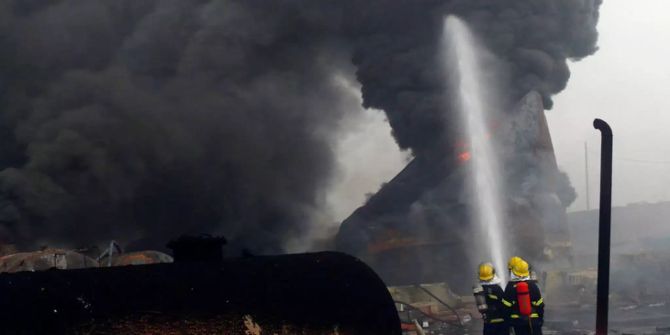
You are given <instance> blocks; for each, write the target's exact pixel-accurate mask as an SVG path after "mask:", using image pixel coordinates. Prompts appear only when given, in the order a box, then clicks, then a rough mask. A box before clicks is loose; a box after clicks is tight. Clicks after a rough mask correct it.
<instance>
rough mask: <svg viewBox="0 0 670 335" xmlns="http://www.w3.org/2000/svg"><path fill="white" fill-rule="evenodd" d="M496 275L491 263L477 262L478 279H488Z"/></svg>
mask: <svg viewBox="0 0 670 335" xmlns="http://www.w3.org/2000/svg"><path fill="white" fill-rule="evenodd" d="M495 275H496V270H495V268H493V264H491V263H481V264H479V280H481V281H489V280H491V279H493V277H495Z"/></svg>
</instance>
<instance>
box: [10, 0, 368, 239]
mask: <svg viewBox="0 0 670 335" xmlns="http://www.w3.org/2000/svg"><path fill="white" fill-rule="evenodd" d="M256 5H262V6H260V7H257V6H253V5H252V4H251V3H248V2H230V1H182V0H170V1H146V0H142V1H137V0H127V1H119V0H108V1H88V0H85V1H78V0H70V1H25V0H16V1H3V2H2V4H1V5H0V6H2V7H0V22H1V23H0V24H1V25H2V26H1V28H0V59H1V61H0V64H1V65H0V66H2V67H1V68H0V78H1V79H0V80H1V81H0V82H1V85H2V87H3V89H2V95H1V96H0V99H1V100H0V110H1V111H2V112H1V118H2V122H1V123H0V124H1V125H2V132H1V136H2V140H1V143H2V152H1V154H0V159H1V164H2V168H1V172H0V222H2V235H3V236H2V238H3V240H5V241H4V242H5V243H6V242H13V243H17V244H19V245H24V246H25V245H30V244H35V243H42V242H44V243H47V242H57V243H69V244H71V245H77V244H91V243H96V242H98V243H99V242H101V241H104V240H108V239H111V238H117V239H122V240H125V241H126V242H130V241H136V243H134V244H136V245H138V246H141V247H160V246H162V245H163V244H164V243H165V242H166V241H167V240H168V239H170V238H172V237H175V236H177V235H179V234H181V233H184V232H192V233H198V232H221V233H223V234H225V235H226V236H227V237H228V238H229V240H232V241H236V242H238V243H239V244H242V245H244V246H245V247H249V248H251V249H252V250H256V251H261V252H262V251H266V252H267V251H270V252H271V251H279V250H281V247H282V243H283V242H284V241H285V240H287V239H288V238H289V237H294V236H301V235H303V234H305V232H306V231H307V229H308V224H309V223H310V221H311V218H312V213H313V211H314V210H316V208H318V207H319V206H320V202H321V199H322V198H323V192H324V190H325V189H326V186H327V183H328V182H329V176H330V175H331V173H332V170H333V166H334V160H333V154H332V148H331V142H332V139H333V135H334V134H335V133H336V130H337V126H338V123H339V121H340V119H341V118H342V117H343V116H344V115H345V114H346V113H347V111H349V110H355V108H356V104H357V102H356V100H355V99H353V98H350V94H347V92H345V88H344V87H343V85H341V83H339V82H338V80H337V76H338V75H348V74H350V73H352V71H351V70H350V62H349V58H350V56H349V55H348V54H347V48H345V47H343V46H342V45H340V44H339V42H338V41H337V40H336V39H334V38H326V35H328V31H329V30H331V28H330V27H332V23H331V22H330V20H331V19H334V17H331V16H330V14H329V12H328V11H327V8H325V7H324V6H321V5H316V4H314V5H310V4H307V3H304V4H301V6H298V5H297V4H295V3H294V4H287V5H286V6H282V5H279V4H273V3H270V2H258V3H257V4H256Z"/></svg>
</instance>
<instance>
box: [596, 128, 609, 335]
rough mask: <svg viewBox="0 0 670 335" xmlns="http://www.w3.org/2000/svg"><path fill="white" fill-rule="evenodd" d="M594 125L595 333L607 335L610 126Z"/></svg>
mask: <svg viewBox="0 0 670 335" xmlns="http://www.w3.org/2000/svg"><path fill="white" fill-rule="evenodd" d="M593 127H594V128H595V129H598V130H600V133H601V137H602V143H601V147H600V155H601V158H600V223H599V228H598V293H597V298H596V302H597V309H596V335H607V318H608V307H609V279H610V235H611V214H612V128H610V126H609V125H608V124H607V122H605V121H603V120H600V119H595V120H594V121H593Z"/></svg>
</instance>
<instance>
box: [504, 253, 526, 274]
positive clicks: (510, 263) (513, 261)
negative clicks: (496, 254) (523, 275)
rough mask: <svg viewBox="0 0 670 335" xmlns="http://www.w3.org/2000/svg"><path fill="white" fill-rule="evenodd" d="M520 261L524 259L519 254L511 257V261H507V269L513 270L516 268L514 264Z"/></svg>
mask: <svg viewBox="0 0 670 335" xmlns="http://www.w3.org/2000/svg"><path fill="white" fill-rule="evenodd" d="M518 261H523V258H521V257H519V256H513V257H512V258H510V259H509V262H507V269H508V270H510V271H512V269H513V268H514V264H516V263H517V262H518Z"/></svg>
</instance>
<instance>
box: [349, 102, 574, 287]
mask: <svg viewBox="0 0 670 335" xmlns="http://www.w3.org/2000/svg"><path fill="white" fill-rule="evenodd" d="M510 115H512V117H511V118H510V119H509V120H505V121H504V122H500V125H499V126H498V127H496V129H495V130H494V131H493V133H492V135H491V140H492V141H498V142H499V143H500V144H501V145H500V148H501V149H502V159H503V165H504V166H505V171H504V173H505V174H504V179H505V181H506V187H505V188H506V190H507V191H508V192H507V195H506V197H505V212H506V214H507V218H506V219H505V220H504V221H505V222H506V224H505V231H506V232H507V233H506V236H501V238H506V239H509V240H510V241H511V242H512V244H511V246H512V248H511V250H510V252H511V253H512V254H523V255H529V256H530V257H531V259H533V258H532V257H535V258H534V259H533V260H535V261H540V260H545V259H546V257H552V255H553V254H555V253H557V254H559V255H558V256H559V258H562V259H563V260H564V261H569V246H570V239H569V234H568V227H567V223H566V221H565V208H566V207H567V206H568V205H569V204H570V202H571V201H572V200H574V190H572V189H571V188H570V186H569V184H567V179H566V177H565V175H563V174H562V173H561V172H560V171H559V170H558V167H557V165H556V160H555V157H554V152H553V148H552V144H551V137H550V134H549V130H548V127H547V123H546V119H545V117H544V108H543V105H542V101H541V96H540V95H539V94H538V93H536V92H531V93H529V94H527V95H526V96H525V97H524V98H523V99H522V100H521V101H520V102H519V103H518V104H517V105H516V107H515V110H514V111H513V112H512V113H511V114H510ZM463 150H464V148H462V147H456V148H455V149H454V150H453V151H452V152H450V153H447V154H446V155H445V157H443V158H440V159H435V158H434V157H422V156H418V157H417V158H415V159H414V160H413V161H412V162H411V163H410V164H409V165H408V166H407V167H406V168H405V169H404V170H403V171H402V172H400V174H398V175H397V176H396V177H395V178H393V179H392V180H391V181H390V182H389V183H387V184H385V185H384V186H383V187H382V188H381V189H380V191H379V192H378V193H377V194H375V195H373V196H372V197H371V198H370V199H369V200H368V202H367V203H366V204H365V205H364V206H362V207H360V208H358V209H357V210H356V211H355V212H354V213H353V214H352V215H351V216H350V217H349V218H347V219H346V220H345V221H344V222H343V223H342V227H341V229H340V232H339V234H338V237H337V238H338V247H339V248H341V250H345V251H347V252H351V253H353V254H355V255H359V256H360V257H362V258H363V259H365V260H367V261H368V262H370V264H372V266H373V267H375V269H376V270H377V271H378V272H379V273H380V274H381V275H382V277H383V278H384V279H385V280H386V281H387V282H389V283H393V284H412V283H426V282H439V281H445V280H446V281H448V282H450V283H454V284H455V286H456V287H457V288H459V286H460V288H464V287H467V286H468V283H470V279H471V278H470V277H471V275H470V273H468V272H465V273H463V272H462V271H453V269H452V268H451V266H450V265H453V264H457V263H461V262H464V261H465V262H466V263H476V262H479V261H481V258H478V257H485V255H481V254H478V253H477V250H476V249H477V246H476V245H473V241H474V234H476V232H474V231H473V229H472V227H471V224H470V222H471V219H470V218H469V215H468V211H467V208H468V206H469V205H470V204H468V202H467V199H466V198H465V197H464V193H465V192H466V191H464V189H465V187H464V185H463V183H464V181H465V179H466V177H465V170H466V169H468V168H469V167H468V162H469V159H470V153H469V152H468V151H463ZM566 190H567V192H566ZM566 193H567V194H566ZM546 247H548V248H546ZM473 249H475V250H473Z"/></svg>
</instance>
